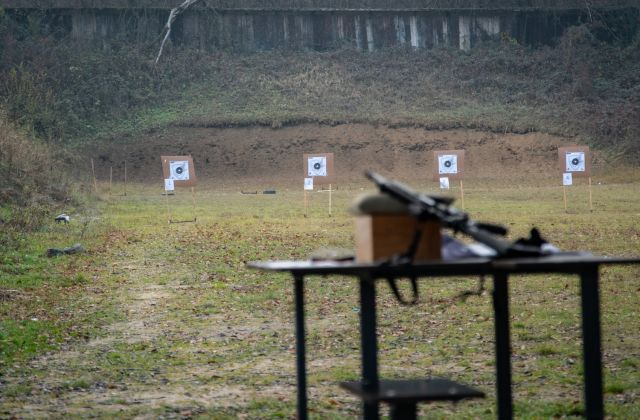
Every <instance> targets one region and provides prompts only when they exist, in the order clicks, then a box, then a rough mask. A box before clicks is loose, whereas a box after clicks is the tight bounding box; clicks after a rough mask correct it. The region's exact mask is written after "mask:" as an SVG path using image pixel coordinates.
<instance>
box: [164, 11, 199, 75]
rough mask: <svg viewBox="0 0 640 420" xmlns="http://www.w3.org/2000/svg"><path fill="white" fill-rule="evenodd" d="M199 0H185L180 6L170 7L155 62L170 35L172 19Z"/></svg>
mask: <svg viewBox="0 0 640 420" xmlns="http://www.w3.org/2000/svg"><path fill="white" fill-rule="evenodd" d="M200 1H201V0H185V1H184V2H183V3H182V4H181V5H180V6H178V7H174V8H173V9H171V13H169V19H167V24H166V25H165V26H164V29H165V31H166V33H165V35H164V38H163V39H162V44H160V51H158V56H157V57H156V64H158V61H160V56H162V50H163V49H164V44H166V43H167V40H168V39H169V35H171V24H173V21H174V20H176V17H178V15H179V14H181V13H182V12H184V11H185V10H187V9H188V8H189V7H191V6H193V5H194V4H196V3H199V2H200Z"/></svg>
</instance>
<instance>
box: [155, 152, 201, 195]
mask: <svg viewBox="0 0 640 420" xmlns="http://www.w3.org/2000/svg"><path fill="white" fill-rule="evenodd" d="M160 160H161V161H162V174H163V175H164V179H168V178H170V177H171V168H170V164H171V162H172V161H186V162H188V163H187V164H188V165H189V179H174V180H173V184H174V185H175V186H176V187H195V186H196V184H197V183H198V179H197V177H196V168H195V166H194V165H193V158H192V157H191V155H185V156H160Z"/></svg>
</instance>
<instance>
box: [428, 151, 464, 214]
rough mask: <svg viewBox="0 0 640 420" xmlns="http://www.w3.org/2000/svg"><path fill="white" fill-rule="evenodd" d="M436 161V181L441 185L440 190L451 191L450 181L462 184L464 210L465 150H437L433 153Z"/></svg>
mask: <svg viewBox="0 0 640 420" xmlns="http://www.w3.org/2000/svg"><path fill="white" fill-rule="evenodd" d="M433 159H434V161H435V171H434V176H433V177H434V180H435V181H436V182H438V183H439V184H440V189H441V190H442V189H447V190H448V189H449V188H450V183H449V181H450V180H451V181H459V183H460V207H461V208H462V210H464V186H463V185H462V178H463V175H464V150H435V151H434V152H433Z"/></svg>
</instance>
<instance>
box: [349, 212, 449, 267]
mask: <svg viewBox="0 0 640 420" xmlns="http://www.w3.org/2000/svg"><path fill="white" fill-rule="evenodd" d="M420 224H421V228H422V237H421V239H420V244H419V246H418V250H417V252H416V256H415V260H416V261H424V260H438V259H440V258H441V251H440V248H441V246H442V236H441V233H440V224H439V223H438V222H437V221H426V222H420ZM417 226H418V221H417V220H416V218H415V217H413V216H410V215H404V214H371V215H366V214H365V215H358V216H356V233H355V241H356V261H358V262H374V261H380V260H385V259H388V258H389V257H391V256H393V255H396V254H402V253H404V252H406V251H407V249H409V246H410V244H411V241H412V239H413V236H414V233H415V231H416V227H417Z"/></svg>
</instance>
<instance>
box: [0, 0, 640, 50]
mask: <svg viewBox="0 0 640 420" xmlns="http://www.w3.org/2000/svg"><path fill="white" fill-rule="evenodd" d="M180 3H181V1H179V0H153V1H152V0H131V1H129V0H127V1H125V0H100V1H98V0H0V5H2V6H3V7H5V9H6V11H7V12H8V13H9V15H14V16H16V17H18V16H21V15H24V14H25V13H40V14H44V15H45V16H48V17H49V18H51V21H52V22H62V23H58V25H61V26H62V27H61V28H58V29H62V30H63V31H66V32H67V33H68V34H69V35H70V36H71V37H72V38H74V39H76V40H79V41H99V44H100V45H103V44H104V43H105V42H109V41H110V40H113V39H123V38H125V39H127V40H129V41H132V40H133V41H144V40H152V39H155V38H156V37H157V36H158V34H160V33H161V32H162V28H163V25H164V23H165V21H166V19H167V16H168V9H169V8H171V7H174V6H176V5H177V4H180ZM586 4H589V7H587V6H586ZM35 9H37V10H35ZM595 14H597V16H599V17H602V16H609V17H613V19H615V20H616V21H617V22H619V21H623V22H625V23H624V24H625V25H627V26H628V27H629V28H631V29H632V30H633V31H634V32H635V31H637V30H638V26H639V25H640V23H639V22H640V18H639V16H640V2H639V1H638V0H633V1H631V0H590V1H589V2H588V3H585V2H584V0H559V1H551V0H510V1H507V0H447V1H445V0H324V1H321V0H233V1H232V0H207V1H204V2H201V4H199V6H198V7H195V8H192V9H189V10H187V11H186V12H185V13H184V14H182V15H180V16H179V18H178V19H177V20H176V22H175V24H174V30H173V32H172V40H173V42H174V43H178V44H186V45H192V46H196V47H198V48H202V49H232V50H243V51H252V50H269V49H276V48H283V49H301V48H304V49H316V50H327V49H331V48H335V47H337V46H340V45H351V46H354V47H356V48H357V49H359V50H362V51H375V50H379V49H381V48H387V47H413V48H433V47H436V46H449V47H454V48H460V49H462V50H469V49H471V48H472V47H473V45H474V44H476V43H477V42H478V41H479V40H482V39H486V38H489V37H495V36H506V37H510V38H513V39H516V40H517V41H518V42H521V43H525V44H533V45H535V44H547V43H551V42H553V40H554V39H556V38H557V37H558V36H560V35H561V34H562V33H563V32H564V30H565V29H566V28H567V27H568V26H570V25H575V24H579V23H583V22H587V21H589V20H591V19H592V16H593V15H595Z"/></svg>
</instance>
